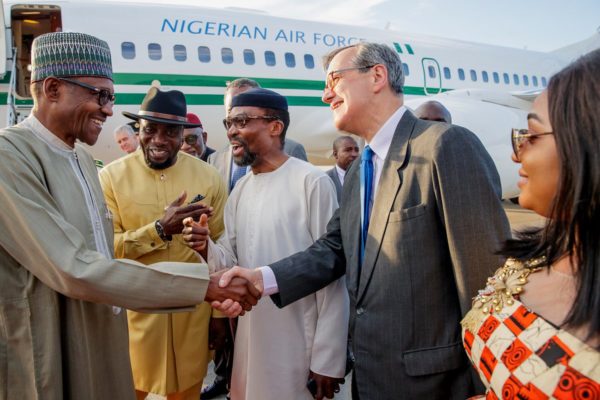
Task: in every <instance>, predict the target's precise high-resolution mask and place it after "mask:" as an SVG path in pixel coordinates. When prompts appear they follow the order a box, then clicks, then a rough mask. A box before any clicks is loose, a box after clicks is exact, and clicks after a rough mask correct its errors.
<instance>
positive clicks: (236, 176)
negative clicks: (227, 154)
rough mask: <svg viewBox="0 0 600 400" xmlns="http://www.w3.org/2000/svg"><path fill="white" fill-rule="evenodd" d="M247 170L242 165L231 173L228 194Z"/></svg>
mask: <svg viewBox="0 0 600 400" xmlns="http://www.w3.org/2000/svg"><path fill="white" fill-rule="evenodd" d="M247 169H248V167H246V166H245V165H244V166H242V167H240V166H238V167H237V169H236V170H235V171H233V175H232V176H231V185H230V186H229V191H230V192H231V191H232V190H233V188H234V187H235V184H236V183H237V181H239V180H240V178H241V177H242V176H244V175H246V170H247Z"/></svg>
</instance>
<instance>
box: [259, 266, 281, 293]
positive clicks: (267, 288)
mask: <svg viewBox="0 0 600 400" xmlns="http://www.w3.org/2000/svg"><path fill="white" fill-rule="evenodd" d="M258 269H259V270H260V273H261V274H262V278H263V287H264V288H263V296H270V295H272V294H275V293H279V288H278V287H277V280H276V279H275V274H274V273H273V270H272V269H271V267H269V266H264V267H260V268H258Z"/></svg>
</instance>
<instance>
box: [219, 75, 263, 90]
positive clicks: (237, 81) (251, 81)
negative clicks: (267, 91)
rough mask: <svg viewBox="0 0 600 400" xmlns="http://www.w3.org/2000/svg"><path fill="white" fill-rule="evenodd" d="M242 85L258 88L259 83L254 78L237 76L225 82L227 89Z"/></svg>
mask: <svg viewBox="0 0 600 400" xmlns="http://www.w3.org/2000/svg"><path fill="white" fill-rule="evenodd" d="M242 87H251V88H259V87H260V85H259V84H258V82H256V81H255V80H254V79H250V78H237V79H234V80H233V81H231V82H227V90H228V91H229V89H232V88H242Z"/></svg>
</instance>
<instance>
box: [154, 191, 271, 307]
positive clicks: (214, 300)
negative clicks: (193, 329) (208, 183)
mask: <svg viewBox="0 0 600 400" xmlns="http://www.w3.org/2000/svg"><path fill="white" fill-rule="evenodd" d="M184 201H185V193H182V195H181V196H180V197H179V198H178V199H177V200H176V201H175V202H173V203H171V205H170V206H169V207H167V208H166V209H165V211H166V212H165V216H164V217H163V219H166V220H167V221H171V220H174V219H179V224H180V226H181V229H180V230H179V232H181V234H182V238H183V241H184V243H185V244H186V245H188V246H189V247H190V248H191V249H193V250H195V251H196V252H198V253H199V254H200V255H201V256H202V257H203V258H204V259H205V260H206V259H207V253H208V240H209V236H210V230H209V228H208V219H209V218H210V216H211V215H212V207H207V206H206V205H203V204H202V203H194V204H190V205H188V206H184V207H182V204H183V202H184ZM192 206H194V207H193V208H191V207H192ZM186 213H192V214H194V215H186ZM168 216H172V218H171V219H168V218H167V217H168ZM198 216H199V218H198V222H196V221H195V219H196V217H198ZM177 217H182V218H177ZM161 223H162V220H161ZM174 225H176V224H175V222H172V223H171V224H170V225H169V226H174ZM163 226H165V225H163ZM262 292H263V282H262V274H261V272H260V271H259V270H251V269H247V268H241V267H237V266H236V267H233V268H231V269H223V270H221V271H218V272H216V273H213V274H211V275H210V280H209V284H208V290H207V292H206V296H205V300H206V301H207V302H210V303H211V305H212V306H213V307H214V308H216V309H217V310H219V311H221V312H222V313H223V314H225V315H226V316H228V317H230V318H233V317H237V316H238V315H244V313H245V312H246V311H250V310H251V309H252V307H253V306H255V305H256V304H257V303H258V300H259V299H260V297H261V296H262Z"/></svg>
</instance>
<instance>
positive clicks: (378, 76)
mask: <svg viewBox="0 0 600 400" xmlns="http://www.w3.org/2000/svg"><path fill="white" fill-rule="evenodd" d="M388 85H389V82H388V71H387V68H386V67H385V65H383V64H377V65H375V66H374V67H373V91H374V92H375V93H379V92H380V91H381V90H382V89H383V88H385V87H387V86H388Z"/></svg>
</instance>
